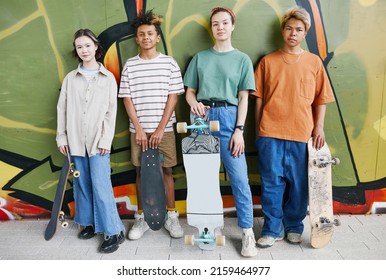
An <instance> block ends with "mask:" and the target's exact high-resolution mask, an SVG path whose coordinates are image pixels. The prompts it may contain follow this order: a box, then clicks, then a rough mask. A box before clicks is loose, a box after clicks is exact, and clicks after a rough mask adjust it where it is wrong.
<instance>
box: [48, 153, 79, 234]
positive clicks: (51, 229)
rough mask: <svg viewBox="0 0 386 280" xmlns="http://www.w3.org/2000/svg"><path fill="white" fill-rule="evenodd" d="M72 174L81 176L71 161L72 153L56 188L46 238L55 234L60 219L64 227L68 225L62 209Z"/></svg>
mask: <svg viewBox="0 0 386 280" xmlns="http://www.w3.org/2000/svg"><path fill="white" fill-rule="evenodd" d="M70 174H72V175H73V176H74V177H76V178H77V177H79V176H80V172H79V171H77V170H75V169H74V164H73V163H72V162H71V158H70V155H69V154H68V155H67V156H66V158H65V160H64V162H63V166H62V170H61V171H60V177H59V183H58V187H57V189H56V194H55V198H54V204H53V205H52V211H51V219H50V221H49V222H48V225H47V228H46V231H45V233H44V239H45V240H50V239H51V238H52V237H53V236H54V234H55V232H56V229H57V227H58V222H59V221H60V222H61V225H62V227H63V228H66V227H67V226H68V222H66V219H65V214H64V212H63V211H62V204H63V198H64V193H65V191H66V185H67V180H68V176H69V175H70Z"/></svg>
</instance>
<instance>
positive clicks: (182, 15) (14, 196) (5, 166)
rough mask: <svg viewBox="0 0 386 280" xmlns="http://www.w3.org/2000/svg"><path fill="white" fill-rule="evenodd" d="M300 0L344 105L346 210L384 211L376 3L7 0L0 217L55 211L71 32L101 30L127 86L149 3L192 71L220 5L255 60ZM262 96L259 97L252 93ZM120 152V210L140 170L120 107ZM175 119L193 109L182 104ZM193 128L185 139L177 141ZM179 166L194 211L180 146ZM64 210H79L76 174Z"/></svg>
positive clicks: (340, 139) (339, 134) (116, 171)
mask: <svg viewBox="0 0 386 280" xmlns="http://www.w3.org/2000/svg"><path fill="white" fill-rule="evenodd" d="M295 4H298V5H301V6H303V7H305V8H306V9H307V10H308V11H309V12H310V14H311V16H312V22H313V25H312V28H311V30H310V32H309V34H308V36H307V40H306V42H305V43H304V46H303V47H304V48H306V49H308V50H309V51H311V52H313V53H316V54H318V55H319V56H320V57H321V59H322V60H323V62H324V65H325V67H326V69H327V71H328V74H329V77H330V80H331V82H332V85H333V89H334V93H335V97H336V100H337V102H336V103H335V104H331V105H329V106H328V109H327V110H328V113H327V117H326V124H325V130H326V136H327V140H328V143H329V146H330V148H331V150H332V153H333V154H334V155H335V156H337V157H339V158H340V160H341V165H340V166H337V167H335V168H334V169H333V173H334V174H333V194H334V211H335V212H336V213H353V214H359V213H377V212H381V211H384V209H385V208H386V206H385V204H386V157H385V154H386V98H385V96H386V88H385V79H386V67H385V65H386V64H385V61H386V60H385V58H386V52H385V49H384V46H385V43H386V39H385V38H386V36H385V35H386V29H385V27H384V26H386V18H385V17H384V14H383V11H384V10H385V8H386V3H385V2H384V1H379V0H378V1H376V0H344V1H334V0H296V1H288V0H264V1H263V0H222V1H217V0H215V1H209V0H197V1H189V0H178V1H176V0H168V1H166V0H165V1H156V0H148V1H146V0H123V1H122V0H113V1H103V0H82V1H75V0H72V1H59V0H52V1H44V0H29V1H24V0H12V1H11V0H6V1H1V3H0V60H1V62H2V67H1V70H0V80H1V84H2V88H1V89H0V108H1V110H0V220H8V219H20V218H35V217H39V218H40V217H48V216H49V215H50V209H51V207H52V201H53V198H54V195H55V190H56V184H57V183H58V178H59V172H60V169H61V165H62V161H63V157H62V156H61V154H60V153H59V152H58V151H57V148H56V142H55V133H56V102H57V99H58V95H59V89H60V86H61V82H62V80H63V78H64V76H65V74H66V73H67V72H69V71H70V70H72V69H73V68H75V67H76V64H77V61H76V60H75V59H74V58H72V57H71V50H72V35H73V33H74V31H75V30H77V29H78V28H85V27H87V28H91V29H92V30H93V31H94V32H95V33H96V34H99V38H100V40H101V42H102V45H103V47H104V48H105V50H107V53H106V55H105V57H104V59H103V62H104V64H105V65H106V67H107V68H108V69H110V70H111V71H112V72H113V73H114V75H115V77H116V79H117V81H119V78H120V70H121V69H122V65H123V63H124V61H125V60H126V59H127V58H128V57H130V56H133V55H135V54H136V53H137V46H136V44H135V40H134V37H133V30H132V27H131V25H130V20H131V19H132V18H133V17H135V15H136V14H138V13H139V12H140V11H141V10H142V9H154V10H155V11H156V12H157V13H159V14H161V15H164V19H165V21H164V24H163V26H162V31H163V34H162V43H160V45H159V50H160V51H161V52H164V53H167V54H169V55H172V56H173V57H174V58H175V59H176V60H177V62H178V63H179V65H180V67H181V69H182V70H183V71H184V70H185V68H186V66H187V64H188V62H189V60H190V59H191V57H192V56H193V55H194V54H195V53H196V52H198V51H200V50H202V49H205V48H209V47H210V46H211V45H212V43H213V39H212V37H211V35H210V28H209V23H208V17H209V14H210V10H211V8H212V7H214V6H220V5H221V6H227V7H230V8H232V9H233V10H234V12H235V14H236V17H237V22H236V29H235V32H234V34H233V42H234V46H235V47H237V48H239V49H241V50H242V51H244V52H246V53H247V54H248V55H249V56H250V57H251V59H252V61H253V62H254V64H255V65H256V64H257V62H258V61H259V59H260V58H261V57H262V56H263V55H264V54H266V53H268V52H270V51H273V50H275V49H277V48H279V47H280V46H281V34H280V27H279V22H280V16H281V14H282V13H283V11H285V10H286V9H287V8H289V7H291V6H293V5H295ZM251 101H252V100H251ZM119 106H120V107H119V110H118V119H117V127H116V135H115V139H114V142H113V147H112V154H111V166H112V177H111V178H112V181H113V185H114V194H115V197H116V201H117V205H118V207H119V213H120V215H121V216H122V217H127V216H131V215H132V214H133V213H134V211H135V210H136V205H137V202H136V196H135V170H134V168H133V166H132V165H131V163H130V145H129V138H128V135H129V133H128V119H127V116H126V113H125V110H124V108H123V105H122V104H120V105H119ZM253 106H254V102H250V111H249V112H250V113H249V115H248V120H247V124H246V126H247V128H248V129H247V131H246V133H245V137H246V148H247V158H248V167H249V175H250V183H251V189H252V192H253V194H254V203H255V206H256V208H257V209H258V208H259V202H260V201H259V195H260V179H259V174H258V169H257V160H256V156H257V154H256V151H255V147H254V124H253V119H254V116H253ZM176 113H177V118H178V120H180V121H186V120H188V116H189V108H188V107H187V105H186V102H185V100H184V98H183V97H181V98H180V99H179V101H178V105H177V109H176ZM183 136H184V135H182V136H181V135H178V136H177V137H178V139H177V141H180V140H181V137H183ZM178 153H179V164H178V166H176V167H175V168H174V178H175V182H176V199H177V207H178V208H179V211H180V212H181V213H182V214H183V213H185V197H186V180H185V173H184V170H183V165H182V157H181V151H180V150H179V151H178ZM220 178H221V191H222V195H223V200H224V209H225V211H226V212H229V213H232V212H234V211H235V210H234V203H233V199H232V196H231V189H230V186H229V182H228V180H227V176H226V172H225V170H222V171H221V174H220ZM64 210H65V212H66V213H68V214H69V215H71V216H73V215H74V208H73V195H72V184H71V180H69V184H68V186H67V190H66V195H65V199H64Z"/></svg>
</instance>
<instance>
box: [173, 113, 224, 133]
mask: <svg viewBox="0 0 386 280" xmlns="http://www.w3.org/2000/svg"><path fill="white" fill-rule="evenodd" d="M208 128H209V130H210V131H219V130H220V123H219V121H210V122H209V125H208V124H207V123H206V121H205V119H204V118H201V117H196V118H195V119H194V122H193V123H192V124H191V125H188V124H187V123H186V122H179V123H177V132H178V133H186V132H188V129H191V130H193V131H195V132H198V133H199V134H208V132H207V129H208Z"/></svg>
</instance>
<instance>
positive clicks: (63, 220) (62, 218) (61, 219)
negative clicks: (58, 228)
mask: <svg viewBox="0 0 386 280" xmlns="http://www.w3.org/2000/svg"><path fill="white" fill-rule="evenodd" d="M59 222H60V223H61V225H62V228H66V227H68V222H67V221H66V216H65V214H64V212H63V211H60V213H59Z"/></svg>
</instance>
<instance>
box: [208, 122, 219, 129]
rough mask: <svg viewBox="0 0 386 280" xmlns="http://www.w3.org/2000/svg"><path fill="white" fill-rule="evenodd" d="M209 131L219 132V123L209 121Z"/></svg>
mask: <svg viewBox="0 0 386 280" xmlns="http://www.w3.org/2000/svg"><path fill="white" fill-rule="evenodd" d="M209 130H210V131H220V122H219V121H210V122H209Z"/></svg>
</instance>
